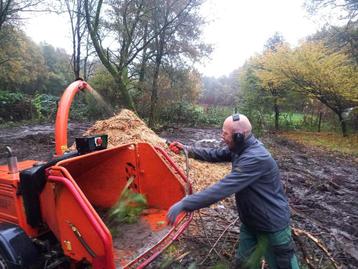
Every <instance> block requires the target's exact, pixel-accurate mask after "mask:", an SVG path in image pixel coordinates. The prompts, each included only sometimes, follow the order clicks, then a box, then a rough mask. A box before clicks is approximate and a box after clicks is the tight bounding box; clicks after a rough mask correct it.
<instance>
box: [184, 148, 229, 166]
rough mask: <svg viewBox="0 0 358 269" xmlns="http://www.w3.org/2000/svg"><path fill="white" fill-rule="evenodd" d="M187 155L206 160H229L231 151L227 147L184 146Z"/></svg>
mask: <svg viewBox="0 0 358 269" xmlns="http://www.w3.org/2000/svg"><path fill="white" fill-rule="evenodd" d="M186 149H187V150H188V154H189V157H192V158H194V159H198V160H202V161H207V162H230V161H231V151H230V150H229V148H228V147H223V148H215V149H213V148H202V147H186Z"/></svg>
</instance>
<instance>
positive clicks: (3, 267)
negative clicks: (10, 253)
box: [0, 253, 9, 269]
mask: <svg viewBox="0 0 358 269" xmlns="http://www.w3.org/2000/svg"><path fill="white" fill-rule="evenodd" d="M0 269H9V264H8V262H7V261H6V260H5V258H4V256H3V255H2V254H1V253H0Z"/></svg>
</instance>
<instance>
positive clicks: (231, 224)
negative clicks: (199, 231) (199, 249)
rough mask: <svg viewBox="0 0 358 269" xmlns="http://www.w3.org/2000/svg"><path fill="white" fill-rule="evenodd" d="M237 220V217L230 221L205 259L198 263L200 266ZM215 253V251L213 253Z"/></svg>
mask: <svg viewBox="0 0 358 269" xmlns="http://www.w3.org/2000/svg"><path fill="white" fill-rule="evenodd" d="M238 220H239V217H237V218H236V219H235V220H234V221H232V222H231V223H230V224H229V225H228V226H227V227H226V228H225V230H224V231H223V232H222V233H221V235H220V236H219V238H218V239H217V240H216V241H215V243H214V245H213V246H212V248H211V249H210V250H209V252H208V254H206V256H205V258H204V259H203V260H202V262H201V263H200V265H203V264H204V262H205V261H206V260H207V258H208V257H209V255H210V254H211V252H212V251H213V250H214V249H215V247H216V245H217V244H218V242H219V241H220V239H221V238H222V237H223V235H224V234H225V233H226V231H227V230H228V229H229V228H230V227H231V226H233V225H234V224H235V223H236V222H237V221H238ZM215 252H216V251H215Z"/></svg>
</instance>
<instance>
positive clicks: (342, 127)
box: [337, 113, 348, 137]
mask: <svg viewBox="0 0 358 269" xmlns="http://www.w3.org/2000/svg"><path fill="white" fill-rule="evenodd" d="M337 115H338V118H339V122H340V124H341V129H342V134H343V136H344V137H347V136H348V134H347V124H346V122H345V121H344V119H343V117H342V113H337Z"/></svg>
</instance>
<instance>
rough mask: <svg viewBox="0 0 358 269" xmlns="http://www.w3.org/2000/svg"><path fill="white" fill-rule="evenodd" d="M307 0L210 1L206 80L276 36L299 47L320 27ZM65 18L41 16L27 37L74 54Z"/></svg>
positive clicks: (202, 68) (205, 11) (31, 24)
mask: <svg viewBox="0 0 358 269" xmlns="http://www.w3.org/2000/svg"><path fill="white" fill-rule="evenodd" d="M303 1H304V0H270V1H267V0H250V1H247V0H207V1H206V2H205V4H204V5H203V7H202V14H203V16H204V17H205V18H206V20H207V21H208V22H209V23H208V24H207V25H206V27H205V28H204V36H203V37H204V40H205V41H206V42H208V43H210V44H212V45H213V47H214V51H213V53H212V54H211V60H207V61H206V62H205V63H204V64H203V65H202V66H198V68H199V70H200V72H201V73H203V74H204V75H206V76H215V77H218V76H222V75H228V74H229V73H230V72H232V71H233V70H234V69H236V68H238V67H240V66H241V65H242V64H243V63H244V62H245V60H246V59H248V58H249V57H250V56H252V55H254V54H255V53H257V52H261V51H262V49H263V46H264V44H265V42H266V41H267V39H268V38H269V37H271V36H272V35H273V34H274V33H275V32H279V33H281V34H282V35H283V36H284V38H285V40H286V41H288V42H289V43H290V44H292V45H297V43H298V42H299V40H301V39H302V38H304V37H306V36H307V35H310V34H312V33H314V32H315V31H316V30H317V29H318V26H317V24H315V23H314V22H313V21H311V20H310V18H309V17H308V15H307V13H306V11H305V10H304V8H303V6H302V5H303ZM66 19H67V18H66V17H60V16H57V15H54V14H52V15H39V14H36V17H35V18H33V19H30V20H29V21H28V22H27V27H26V33H27V34H28V35H29V36H30V37H31V38H33V39H34V40H35V42H40V41H46V42H47V43H50V44H52V45H53V46H55V47H62V48H65V49H66V50H67V51H68V53H71V39H70V34H69V33H70V32H69V31H70V28H69V25H68V24H67V21H66Z"/></svg>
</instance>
